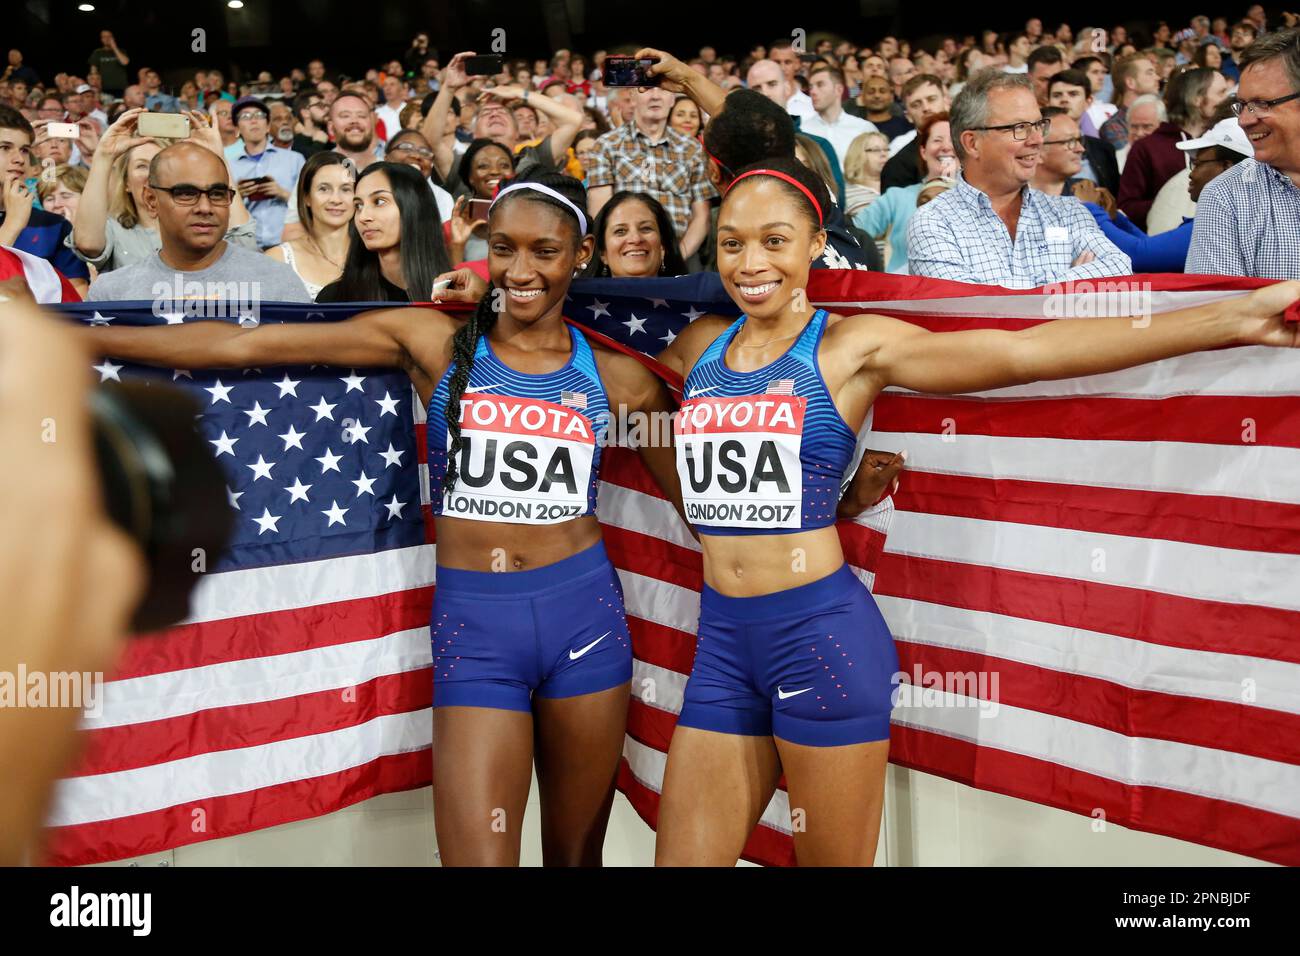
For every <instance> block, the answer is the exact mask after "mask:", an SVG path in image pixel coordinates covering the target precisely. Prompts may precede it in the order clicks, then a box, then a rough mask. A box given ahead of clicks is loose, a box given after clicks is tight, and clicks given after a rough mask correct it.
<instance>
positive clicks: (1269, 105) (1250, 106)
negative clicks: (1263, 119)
mask: <svg viewBox="0 0 1300 956" xmlns="http://www.w3.org/2000/svg"><path fill="white" fill-rule="evenodd" d="M1296 99H1300V93H1291V94H1289V95H1287V96H1279V97H1277V98H1276V99H1271V100H1238V99H1234V100H1233V101H1232V115H1233V116H1240V115H1241V114H1242V112H1243V111H1244V110H1250V115H1251V116H1267V115H1268V114H1269V112H1270V111H1271V110H1272V109H1273V107H1275V106H1279V105H1281V104H1282V103H1289V102H1290V101H1291V100H1296Z"/></svg>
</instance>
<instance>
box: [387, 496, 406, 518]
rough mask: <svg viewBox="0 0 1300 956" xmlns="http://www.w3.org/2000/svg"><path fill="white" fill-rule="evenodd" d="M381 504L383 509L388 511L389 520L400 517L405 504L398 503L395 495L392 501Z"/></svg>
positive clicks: (403, 502)
mask: <svg viewBox="0 0 1300 956" xmlns="http://www.w3.org/2000/svg"><path fill="white" fill-rule="evenodd" d="M381 503H382V504H383V506H384V507H385V508H387V509H388V517H390V518H400V517H401V516H402V509H403V508H405V507H406V502H405V501H398V500H397V495H393V500H392V501H385V502H381Z"/></svg>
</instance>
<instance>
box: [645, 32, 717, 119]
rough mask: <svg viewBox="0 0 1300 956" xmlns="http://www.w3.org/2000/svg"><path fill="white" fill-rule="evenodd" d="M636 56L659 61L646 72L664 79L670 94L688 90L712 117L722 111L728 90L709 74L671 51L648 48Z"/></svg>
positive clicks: (691, 96)
mask: <svg viewBox="0 0 1300 956" xmlns="http://www.w3.org/2000/svg"><path fill="white" fill-rule="evenodd" d="M636 57H637V59H644V58H647V57H649V58H653V59H656V60H658V61H659V62H658V63H656V64H654V65H653V66H651V67H650V69H649V70H648V71H647V72H648V73H649V74H650V75H651V76H662V77H663V78H664V84H663V86H664V89H666V90H668V91H669V92H670V93H685V94H686V95H687V96H689V97H690V98H691V99H693V100H694V101H695V104H696V105H697V106H698V107H699V108H700V110H701V111H702V112H704V113H706V114H708V115H709V116H710V117H712V116H717V115H718V114H719V113H721V112H722V109H723V106H724V104H725V103H726V100H727V91H726V90H724V89H723V88H722V87H720V86H719V85H718V84H717V83H714V82H713V81H712V80H710V79H709V78H708V77H707V76H704V75H702V74H700V73H698V72H697V71H695V70H693V69H691V68H690V67H689V66H687V65H686V64H685V63H683V62H682V61H681V60H679V59H677V57H675V56H673V55H672V54H671V53H665V52H664V51H663V50H655V49H651V48H650V47H646V48H645V49H642V50H637V51H636Z"/></svg>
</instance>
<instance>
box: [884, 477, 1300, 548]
mask: <svg viewBox="0 0 1300 956" xmlns="http://www.w3.org/2000/svg"><path fill="white" fill-rule="evenodd" d="M894 503H895V505H896V506H897V507H898V508H899V510H900V511H910V512H917V513H922V514H935V515H951V516H953V517H957V518H977V519H980V520H982V521H1005V522H1011V523H1014V524H1031V525H1040V526H1043V527H1048V528H1063V529H1068V530H1071V531H1089V532H1095V533H1099V534H1113V535H1122V536H1126V537H1130V538H1161V539H1164V540H1167V541H1185V542H1187V543H1188V544H1199V545H1205V546H1206V547H1211V548H1232V549H1233V550H1239V551H1263V552H1269V553H1273V554H1300V506H1297V505H1289V504H1282V503H1280V502H1275V501H1256V500H1253V499H1250V498H1228V497H1223V496H1221V495H1191V494H1182V493H1179V492H1173V491H1140V490H1134V489H1131V488H1103V487H1099V486H1096V485H1073V484H1061V483H1057V482H1050V481H1026V480H1023V479H1019V478H984V477H978V476H971V475H940V474H934V473H931V472H925V471H907V472H904V474H903V479H902V481H901V482H900V484H899V490H898V492H897V493H896V494H895V496H894Z"/></svg>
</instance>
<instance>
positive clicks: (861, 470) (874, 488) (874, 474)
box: [836, 449, 907, 519]
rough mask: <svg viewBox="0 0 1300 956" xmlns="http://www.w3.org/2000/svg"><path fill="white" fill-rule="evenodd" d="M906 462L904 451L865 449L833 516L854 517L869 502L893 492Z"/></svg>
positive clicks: (871, 503)
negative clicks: (895, 452)
mask: <svg viewBox="0 0 1300 956" xmlns="http://www.w3.org/2000/svg"><path fill="white" fill-rule="evenodd" d="M906 462H907V452H906V451H900V452H898V453H897V454H894V453H893V452H890V451H873V450H871V449H868V450H867V452H866V453H865V454H864V455H863V456H862V464H860V465H859V466H858V470H857V472H856V473H855V474H854V476H853V481H852V482H851V483H850V484H849V490H848V491H846V492H845V493H844V497H842V498H841V499H840V504H839V508H838V509H837V510H836V515H837V516H838V517H840V518H848V519H853V518H856V517H857V516H858V515H860V514H862V512H864V511H866V510H867V509H868V508H870V507H871V506H872V505H874V504H876V503H878V502H879V501H880V500H881V499H882V498H884V497H885V495H887V494H890V495H892V494H893V493H894V492H896V491H897V490H898V480H899V475H900V474H902V471H903V465H904V464H905V463H906Z"/></svg>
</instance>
